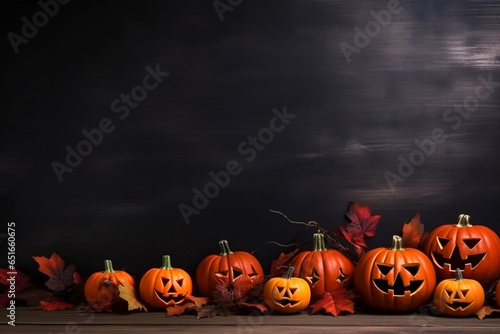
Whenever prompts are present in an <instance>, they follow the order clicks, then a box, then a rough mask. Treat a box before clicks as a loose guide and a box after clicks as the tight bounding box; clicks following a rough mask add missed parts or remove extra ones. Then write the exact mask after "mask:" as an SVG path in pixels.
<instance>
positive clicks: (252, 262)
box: [196, 240, 264, 297]
mask: <svg viewBox="0 0 500 334" xmlns="http://www.w3.org/2000/svg"><path fill="white" fill-rule="evenodd" d="M219 246H220V249H221V253H220V254H218V255H217V254H213V255H209V256H207V257H206V258H204V259H203V260H202V261H201V263H200V264H199V265H198V268H197V269H196V284H197V286H198V290H199V292H200V293H201V294H202V295H203V296H206V297H210V296H211V295H212V292H213V291H214V290H215V288H216V286H217V285H218V284H232V285H234V286H236V287H238V289H239V292H240V293H241V294H242V295H244V294H246V293H247V292H248V291H250V289H251V288H252V286H254V285H255V284H258V283H261V282H262V281H263V280H264V272H263V270H262V266H261V265H260V263H259V261H258V260H257V259H256V258H255V257H254V256H253V255H251V254H250V253H247V252H243V251H238V252H234V253H233V252H232V251H231V249H230V248H229V244H228V242H227V240H221V241H219Z"/></svg>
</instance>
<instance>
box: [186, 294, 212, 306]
mask: <svg viewBox="0 0 500 334" xmlns="http://www.w3.org/2000/svg"><path fill="white" fill-rule="evenodd" d="M184 300H186V301H190V302H193V303H194V304H195V306H197V307H200V306H203V305H205V304H207V303H208V298H206V297H195V296H186V298H185V299H184Z"/></svg>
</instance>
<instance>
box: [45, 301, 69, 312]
mask: <svg viewBox="0 0 500 334" xmlns="http://www.w3.org/2000/svg"><path fill="white" fill-rule="evenodd" d="M73 307H74V305H73V304H70V303H66V302H60V301H52V302H44V301H41V302H40V306H38V308H39V309H42V310H44V311H55V310H65V309H70V308H73Z"/></svg>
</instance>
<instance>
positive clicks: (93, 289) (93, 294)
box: [84, 260, 135, 307]
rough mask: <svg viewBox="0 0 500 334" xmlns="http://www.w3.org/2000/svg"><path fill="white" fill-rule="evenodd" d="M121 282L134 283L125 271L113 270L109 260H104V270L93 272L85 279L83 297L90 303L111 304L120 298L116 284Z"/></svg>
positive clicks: (121, 283)
mask: <svg viewBox="0 0 500 334" xmlns="http://www.w3.org/2000/svg"><path fill="white" fill-rule="evenodd" d="M123 283H129V284H131V285H135V281H134V279H133V278H132V276H130V275H129V274H128V273H126V272H125V271H122V270H114V269H113V264H112V263H111V260H105V261H104V271H99V272H96V273H93V274H92V275H90V277H89V278H88V279H87V282H86V283H85V288H84V294H85V299H87V302H89V304H92V305H98V306H103V307H104V306H108V305H111V304H113V303H114V302H116V301H118V300H119V299H120V291H119V290H118V286H119V285H123Z"/></svg>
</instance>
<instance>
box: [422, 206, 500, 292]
mask: <svg viewBox="0 0 500 334" xmlns="http://www.w3.org/2000/svg"><path fill="white" fill-rule="evenodd" d="M469 219H470V216H468V215H465V214H461V215H460V216H459V217H458V223H457V224H446V225H442V226H439V227H437V228H436V229H434V230H433V231H432V232H431V233H430V234H429V237H428V238H427V241H426V243H425V245H424V252H425V254H427V256H428V257H429V258H430V259H431V260H432V263H433V265H434V269H435V270H436V275H437V278H438V280H439V281H441V280H443V279H447V278H454V277H455V270H456V269H457V268H458V269H460V270H461V271H462V276H463V277H465V278H470V279H474V280H476V281H478V282H479V283H481V284H482V285H483V287H485V288H486V287H488V286H489V285H490V284H491V283H493V282H494V281H495V280H496V279H497V278H498V277H499V276H500V261H498V258H499V257H500V238H499V237H498V235H496V233H495V232H494V231H492V230H491V229H489V228H488V227H486V226H481V225H471V224H470V223H469Z"/></svg>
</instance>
